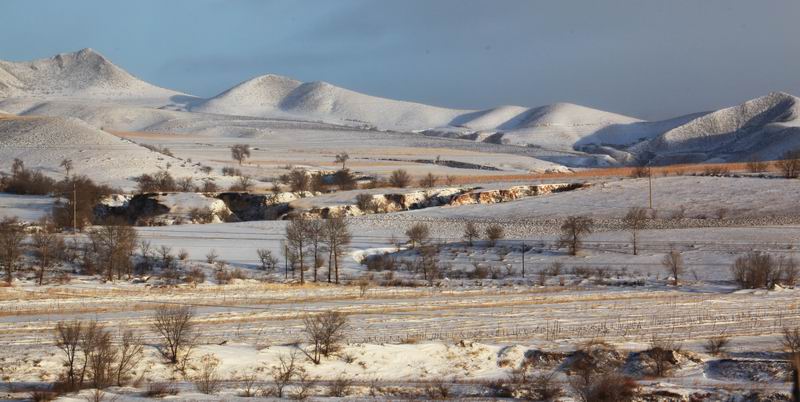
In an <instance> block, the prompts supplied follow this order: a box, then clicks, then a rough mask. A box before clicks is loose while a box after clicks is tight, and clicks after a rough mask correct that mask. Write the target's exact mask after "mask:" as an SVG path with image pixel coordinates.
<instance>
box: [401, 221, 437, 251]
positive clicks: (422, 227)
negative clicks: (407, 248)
mask: <svg viewBox="0 0 800 402" xmlns="http://www.w3.org/2000/svg"><path fill="white" fill-rule="evenodd" d="M430 235H431V231H430V228H428V225H427V224H425V223H423V222H417V223H415V224H414V225H413V226H411V227H410V228H409V229H408V230H406V236H408V242H409V243H411V248H414V247H416V246H417V245H420V244H424V243H425V242H426V241H428V238H429V237H430Z"/></svg>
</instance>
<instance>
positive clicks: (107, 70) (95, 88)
mask: <svg viewBox="0 0 800 402" xmlns="http://www.w3.org/2000/svg"><path fill="white" fill-rule="evenodd" d="M0 109H3V110H5V111H7V112H8V113H13V114H18V115H26V116H27V115H32V116H35V115H45V116H51V117H77V118H80V119H82V120H84V121H86V122H88V123H89V124H91V125H93V126H94V127H98V128H100V127H102V128H108V129H116V130H156V129H158V130H171V129H174V128H175V127H178V128H180V129H181V130H182V131H184V132H186V131H187V130H188V131H191V130H192V127H195V128H197V127H202V132H203V135H211V136H215V135H218V136H224V137H237V136H253V135H262V133H264V132H268V131H264V130H265V129H263V128H261V127H260V126H259V125H260V123H257V121H258V120H259V119H263V118H272V119H274V118H279V119H287V120H294V121H300V122H321V123H328V124H337V125H344V126H351V127H356V128H364V127H368V128H370V129H372V128H377V129H380V130H394V131H415V132H421V133H424V134H426V135H430V136H444V137H453V138H460V139H464V140H472V141H482V142H489V143H495V144H506V145H517V146H525V147H536V148H541V149H545V150H554V151H557V152H564V151H567V152H572V151H581V152H587V153H595V154H602V155H607V156H610V157H611V158H613V160H616V161H618V162H620V163H633V162H650V163H674V162H695V161H707V160H724V161H732V160H745V159H750V158H753V157H757V158H763V159H774V158H777V157H779V156H780V155H781V154H782V153H783V152H785V151H786V150H787V149H790V148H794V147H796V146H800V140H798V139H797V137H798V133H800V119H799V118H798V116H800V103H798V98H796V97H794V96H792V95H789V94H785V93H772V94H769V95H767V96H763V97H760V98H756V99H753V100H750V101H747V102H745V103H743V104H741V105H738V106H734V107H730V108H725V109H721V110H718V111H712V112H700V113H694V114H690V115H686V116H679V117H676V118H673V119H668V120H663V121H643V120H640V119H637V118H634V117H629V116H625V115H621V114H617V113H611V112H606V111H602V110H598V109H592V108H589V107H585V106H581V105H576V104H571V103H556V104H552V105H546V106H540V107H533V108H530V107H524V106H513V105H509V106H499V107H495V108H491V109H486V110H462V109H449V108H443V107H437V106H430V105H425V104H421V103H414V102H407V101H398V100H392V99H386V98H380V97H376V96H371V95H367V94H362V93H358V92H355V91H351V90H348V89H344V88H340V87H337V86H335V85H332V84H329V83H326V82H307V83H304V82H301V81H298V80H294V79H291V78H287V77H282V76H277V75H264V76H260V77H256V78H253V79H250V80H247V81H245V82H242V83H240V84H238V85H236V86H234V87H232V88H230V89H228V90H226V91H224V92H222V93H220V94H219V95H217V96H214V97H212V98H209V99H200V98H196V97H192V96H189V95H186V94H183V93H180V92H177V91H172V90H169V89H164V88H160V87H157V86H154V85H151V84H149V83H147V82H144V81H142V80H139V79H137V78H136V77H134V76H132V75H131V74H129V73H128V72H126V71H125V70H123V69H121V68H119V67H117V66H115V65H114V64H113V63H111V62H110V61H109V60H108V59H106V58H105V57H103V56H102V55H100V54H99V53H97V52H95V51H92V50H91V49H84V50H81V51H78V52H75V53H64V54H59V55H57V56H55V57H52V58H49V59H41V60H34V61H30V62H7V61H0ZM234 116H238V117H234ZM231 119H236V120H235V122H234V120H231ZM248 119H250V120H248ZM261 121H263V120H261ZM251 125H252V126H253V127H249V126H251ZM256 126H259V127H256ZM231 130H233V131H231ZM604 158H606V157H605V156H604Z"/></svg>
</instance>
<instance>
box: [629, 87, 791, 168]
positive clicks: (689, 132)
mask: <svg viewBox="0 0 800 402" xmlns="http://www.w3.org/2000/svg"><path fill="white" fill-rule="evenodd" d="M798 101H800V99H798V98H797V97H795V96H792V95H789V94H786V93H782V92H774V93H771V94H769V95H766V96H762V97H760V98H756V99H752V100H749V101H747V102H745V103H743V104H741V105H737V106H733V107H729V108H725V109H720V110H717V111H715V112H712V113H708V114H705V115H702V116H700V117H697V118H695V119H692V120H691V121H688V122H687V123H685V124H683V125H680V126H678V127H676V128H673V129H671V130H668V131H666V132H664V133H663V134H662V135H660V136H658V137H656V138H654V139H652V140H650V141H647V142H643V143H641V144H638V145H636V146H634V147H632V148H631V149H630V150H631V151H632V152H634V153H636V154H638V155H641V156H642V157H643V158H645V159H652V160H654V161H656V162H658V163H668V162H671V161H673V160H681V161H695V160H697V161H702V160H709V159H714V158H717V159H721V160H744V159H749V158H751V157H756V158H762V159H774V158H777V157H779V156H780V155H781V154H782V153H783V152H785V151H786V150H788V149H792V148H795V147H797V146H798V145H800V140H798V139H797V138H796V137H797V134H800V119H798V117H800V103H799V102H798Z"/></svg>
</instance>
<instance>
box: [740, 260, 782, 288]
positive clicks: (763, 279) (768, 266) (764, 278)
mask: <svg viewBox="0 0 800 402" xmlns="http://www.w3.org/2000/svg"><path fill="white" fill-rule="evenodd" d="M773 266H774V259H773V258H772V256H770V255H769V254H764V253H759V252H757V251H753V252H750V253H747V254H746V255H743V256H740V257H738V258H736V261H734V263H733V266H731V273H732V274H733V280H734V281H735V282H736V283H737V284H738V285H739V286H740V287H742V288H744V289H756V288H768V289H771V288H773V287H774V286H775V283H776V280H777V279H778V278H777V277H779V276H780V273H779V272H777V270H775V269H773Z"/></svg>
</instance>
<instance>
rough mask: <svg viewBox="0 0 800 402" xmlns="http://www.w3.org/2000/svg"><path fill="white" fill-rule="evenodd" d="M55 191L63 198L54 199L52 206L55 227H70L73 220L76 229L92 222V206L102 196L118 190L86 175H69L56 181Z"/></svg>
mask: <svg viewBox="0 0 800 402" xmlns="http://www.w3.org/2000/svg"><path fill="white" fill-rule="evenodd" d="M56 192H57V193H58V194H61V195H62V196H63V198H62V199H59V200H58V201H56V203H55V205H54V206H53V210H52V215H53V223H54V224H55V225H56V227H57V228H59V229H63V228H67V227H72V226H73V222H75V224H77V226H78V227H77V228H76V229H78V230H82V229H83V228H84V227H85V226H86V225H88V224H89V223H92V220H93V218H94V206H95V205H96V204H97V203H98V202H100V200H101V199H102V198H103V197H106V196H109V195H111V194H114V193H119V192H120V191H119V190H116V189H113V188H111V187H109V186H105V185H97V184H95V183H94V182H93V181H92V180H90V179H89V178H88V177H86V176H70V177H69V178H68V179H64V180H62V181H60V182H59V183H58V185H57V190H56ZM73 213H74V215H73Z"/></svg>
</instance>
